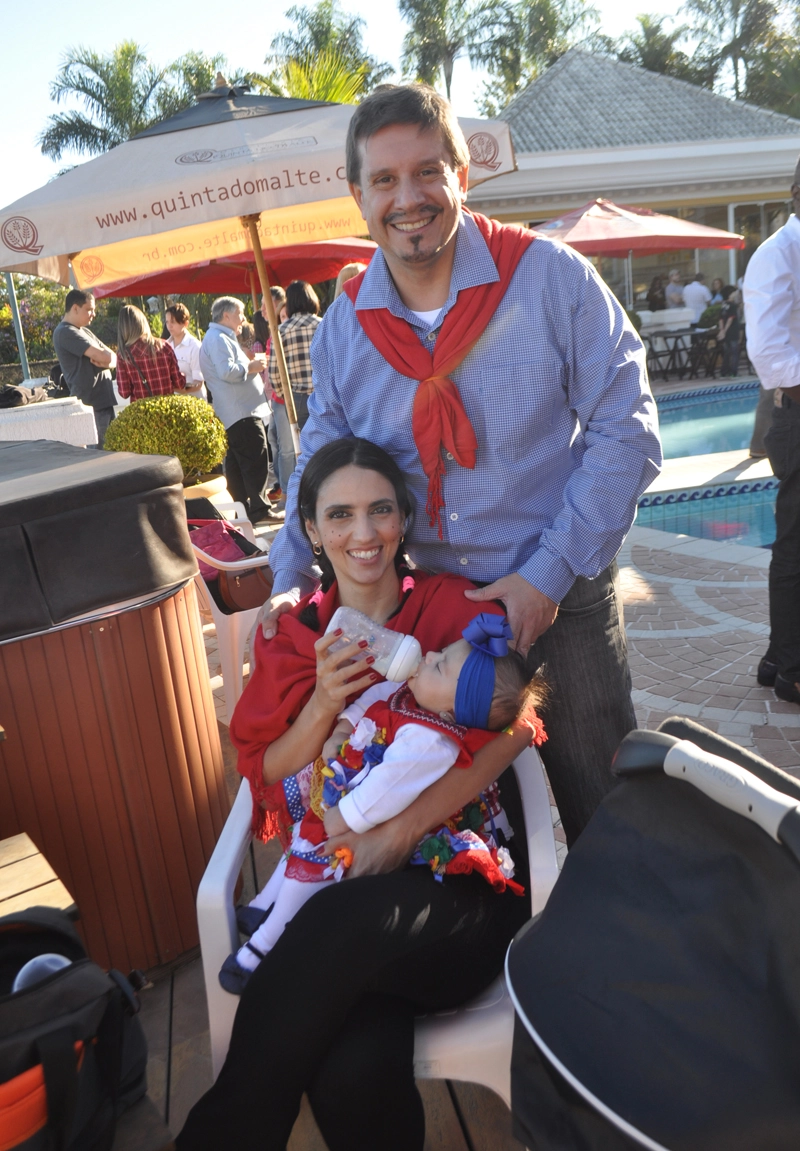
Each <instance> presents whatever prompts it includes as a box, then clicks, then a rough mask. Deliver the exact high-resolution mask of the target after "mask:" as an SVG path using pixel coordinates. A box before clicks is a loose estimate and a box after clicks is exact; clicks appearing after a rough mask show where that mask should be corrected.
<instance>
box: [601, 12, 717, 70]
mask: <svg viewBox="0 0 800 1151" xmlns="http://www.w3.org/2000/svg"><path fill="white" fill-rule="evenodd" d="M636 19H637V22H638V24H639V28H638V30H637V31H636V32H629V33H628V34H627V36H624V37H623V38H622V39H621V40H620V41H618V43H617V44H616V50H617V55H618V56H619V59H620V60H624V61H625V62H626V63H627V64H637V65H638V66H639V67H640V68H646V69H647V70H648V72H660V73H661V74H662V75H663V76H674V77H675V78H676V79H678V80H688V81H689V82H690V83H692V84H698V85H700V86H701V87H703V86H705V87H709V88H710V87H712V85H713V83H714V80H715V77H716V72H717V66H716V63H715V62H714V60H709V59H708V58H706V57H705V56H704V55H702V54H701V53H698V52H695V54H694V55H693V56H689V55H688V54H687V53H686V52H684V51H683V50H682V48H680V47H679V45H680V44H681V43H682V42H684V41H685V40H686V37H687V35H688V33H689V32H690V29H689V27H688V26H687V25H686V24H681V25H679V26H678V27H677V28H672V29H668V28H667V19H668V18H667V17H665V16H651V15H643V16H637V17H636Z"/></svg>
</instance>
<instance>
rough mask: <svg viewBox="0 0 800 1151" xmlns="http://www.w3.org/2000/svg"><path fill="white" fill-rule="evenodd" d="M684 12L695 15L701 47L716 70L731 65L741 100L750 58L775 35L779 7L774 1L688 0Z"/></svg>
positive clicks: (735, 93) (696, 33)
mask: <svg viewBox="0 0 800 1151" xmlns="http://www.w3.org/2000/svg"><path fill="white" fill-rule="evenodd" d="M684 11H686V12H688V13H690V14H691V15H693V16H694V17H695V23H694V25H693V27H692V33H693V34H694V35H699V38H700V42H699V46H698V47H699V50H700V51H701V52H702V53H703V54H704V55H705V56H706V57H707V58H708V59H709V60H711V61H713V62H714V64H715V65H716V67H717V69H719V68H720V67H722V65H724V64H726V63H729V64H730V65H731V68H732V71H733V93H734V96H735V97H736V99H737V100H738V99H739V97H740V95H741V93H742V89H743V87H744V84H743V79H746V75H747V65H748V62H749V60H750V59H752V58H753V56H756V55H757V54H758V53H759V52H760V51H761V50H763V49H764V48H765V47H766V46H767V44H768V42H769V41H770V40H771V39H772V38H773V37H774V36H775V21H776V17H777V15H778V9H777V6H776V5H775V4H774V3H773V0H687V2H686V5H685V8H684Z"/></svg>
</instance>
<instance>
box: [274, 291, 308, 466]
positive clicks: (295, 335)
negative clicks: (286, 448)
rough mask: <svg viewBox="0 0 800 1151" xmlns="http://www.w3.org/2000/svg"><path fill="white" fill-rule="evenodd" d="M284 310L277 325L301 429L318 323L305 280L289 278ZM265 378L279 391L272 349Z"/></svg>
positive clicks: (305, 416)
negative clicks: (312, 344)
mask: <svg viewBox="0 0 800 1151" xmlns="http://www.w3.org/2000/svg"><path fill="white" fill-rule="evenodd" d="M286 313H287V316H288V319H287V320H286V322H285V323H283V324H281V341H282V342H283V350H284V352H285V354H286V367H287V369H288V371H289V382H290V384H291V388H292V396H293V397H294V406H295V409H296V411H297V426H298V428H299V429H300V431H302V430H303V425H304V424H305V422H306V420H307V419H308V397H309V396H310V395H311V393H312V392H313V390H314V381H313V377H312V374H311V341H312V340H313V338H314V333H315V332H316V330H317V328H318V327H319V325H320V316H319V299H318V297H317V293H316V292H315V291H314V289H313V288H312V287H311V285H310V284H308V283H306V281H305V280H292V282H291V284H290V285H289V287H288V288H287V289H286ZM269 378H270V383H271V384H272V388H273V391H275V392H277V393H279V394H280V393H281V378H280V375H279V374H278V359H277V356H276V355H275V349H274V348H273V349H272V351H271V352H270V357H269ZM292 470H294V469H292Z"/></svg>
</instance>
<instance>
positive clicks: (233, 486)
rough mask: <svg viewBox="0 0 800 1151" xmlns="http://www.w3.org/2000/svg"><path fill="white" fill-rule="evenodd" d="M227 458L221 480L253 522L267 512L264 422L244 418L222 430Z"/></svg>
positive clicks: (253, 418)
mask: <svg viewBox="0 0 800 1151" xmlns="http://www.w3.org/2000/svg"><path fill="white" fill-rule="evenodd" d="M226 431H227V436H228V454H227V456H226V457H225V478H226V480H227V482H228V491H229V492H230V493H231V495H232V496H233V498H234V500H237V501H238V502H239V503H243V504H244V505H245V507H246V508H247V514H248V516H249V518H250V520H252V521H253V522H255V521H256V520H258V519H261V518H262V517H263V516H264V515H266V513H267V512H268V511H269V509H270V506H271V505H270V503H269V500H268V499H267V496H266V487H267V475H268V474H269V455H268V453H267V435H266V431H265V429H264V421H263V420H262V419H260V418H259V417H258V416H245V418H244V419H242V420H237V421H236V423H235V424H232V425H231V426H230V427H229V428H227V429H226Z"/></svg>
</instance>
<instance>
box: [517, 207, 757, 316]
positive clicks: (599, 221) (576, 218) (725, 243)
mask: <svg viewBox="0 0 800 1151" xmlns="http://www.w3.org/2000/svg"><path fill="white" fill-rule="evenodd" d="M536 230H537V232H541V233H542V234H543V235H545V236H547V237H548V238H549V239H553V240H561V241H562V242H563V243H565V244H569V246H570V247H571V248H575V250H576V251H578V252H581V253H582V254H583V255H584V256H609V257H612V258H613V257H616V258H617V259H620V260H627V261H628V277H627V278H628V283H627V284H626V289H627V291H628V295H629V299H628V306H629V307H630V305H631V303H632V300H631V299H630V296H631V294H632V289H631V285H632V282H633V281H632V265H631V260H632V257H633V255H634V253H635V254H636V255H637V256H645V255H656V254H658V253H660V252H675V251H680V250H683V249H686V248H743V247H744V237H743V236H739V235H737V234H736V233H735V232H724V231H722V229H721V228H708V227H706V225H705V224H693V223H692V222H691V221H690V220H681V219H679V218H678V217H677V216H665V215H662V214H661V213H660V212H653V211H651V210H650V209H649V208H635V207H632V206H627V207H624V206H623V205H621V204H614V203H613V202H612V201H611V200H591V201H590V202H589V203H588V204H584V205H583V207H582V208H575V209H573V211H571V212H565V213H564V215H563V216H559V217H558V218H557V219H555V220H548V221H547V223H545V224H539V225H538V227H537V229H536Z"/></svg>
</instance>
